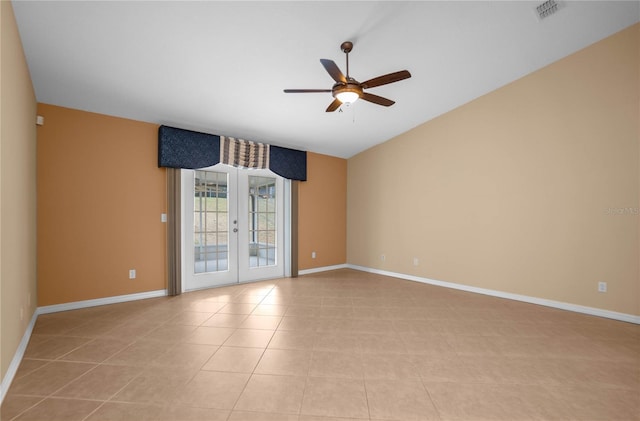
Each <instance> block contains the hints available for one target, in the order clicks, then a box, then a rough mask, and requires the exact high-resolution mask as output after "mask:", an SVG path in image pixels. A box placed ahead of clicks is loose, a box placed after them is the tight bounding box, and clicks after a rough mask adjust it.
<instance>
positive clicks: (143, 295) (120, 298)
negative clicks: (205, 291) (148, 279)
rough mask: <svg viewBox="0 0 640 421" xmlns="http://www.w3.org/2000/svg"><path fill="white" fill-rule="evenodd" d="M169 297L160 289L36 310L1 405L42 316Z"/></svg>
mask: <svg viewBox="0 0 640 421" xmlns="http://www.w3.org/2000/svg"><path fill="white" fill-rule="evenodd" d="M166 295H167V290H166V289H159V290H156V291H147V292H140V293H136V294H128V295H117V296H115V297H105V298H97V299H95V300H85V301H75V302H72V303H64V304H55V305H51V306H44V307H38V308H36V311H35V312H34V313H33V317H32V318H31V321H30V322H29V325H28V326H27V329H26V330H25V332H24V335H23V336H22V340H21V341H20V344H19V345H18V349H16V352H15V354H14V355H13V359H12V360H11V364H9V368H8V369H7V373H6V374H5V375H4V377H3V378H2V384H1V386H0V404H2V402H3V401H4V397H5V395H6V393H7V391H8V390H9V386H11V382H13V378H14V377H15V375H16V372H17V371H18V367H19V366H20V362H21V361H22V358H23V357H24V352H25V351H26V349H27V345H28V344H29V339H31V333H32V332H33V327H34V326H35V324H36V320H37V319H38V316H39V315H40V314H49V313H57V312H60V311H68V310H78V309H81V308H87V307H96V306H102V305H105V304H116V303H124V302H127V301H135V300H144V299H147V298H157V297H164V296H166Z"/></svg>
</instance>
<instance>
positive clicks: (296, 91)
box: [284, 89, 331, 94]
mask: <svg viewBox="0 0 640 421" xmlns="http://www.w3.org/2000/svg"><path fill="white" fill-rule="evenodd" d="M313 92H331V89H285V90H284V93H285V94H308V93H313Z"/></svg>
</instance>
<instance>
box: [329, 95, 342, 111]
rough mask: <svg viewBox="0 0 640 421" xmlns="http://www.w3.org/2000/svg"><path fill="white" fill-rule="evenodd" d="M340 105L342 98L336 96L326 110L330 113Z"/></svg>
mask: <svg viewBox="0 0 640 421" xmlns="http://www.w3.org/2000/svg"><path fill="white" fill-rule="evenodd" d="M340 105H342V102H340V100H339V99H338V98H336V99H334V100H333V102H332V103H331V104H329V106H328V107H327V109H326V112H328V113H330V112H331V111H335V110H337V109H338V108H339V107H340Z"/></svg>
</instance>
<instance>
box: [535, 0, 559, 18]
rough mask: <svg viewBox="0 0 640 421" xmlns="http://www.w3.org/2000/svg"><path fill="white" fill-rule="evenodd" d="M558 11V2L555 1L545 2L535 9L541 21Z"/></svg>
mask: <svg viewBox="0 0 640 421" xmlns="http://www.w3.org/2000/svg"><path fill="white" fill-rule="evenodd" d="M557 11H558V2H557V1H555V0H547V1H545V2H544V3H542V4H541V5H539V6H538V7H536V12H537V13H538V19H540V20H542V19H544V18H548V17H549V16H551V15H553V14H554V13H555V12H557Z"/></svg>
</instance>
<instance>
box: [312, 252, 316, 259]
mask: <svg viewBox="0 0 640 421" xmlns="http://www.w3.org/2000/svg"><path fill="white" fill-rule="evenodd" d="M311 258H312V259H315V258H316V252H315V251H312V252H311Z"/></svg>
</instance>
